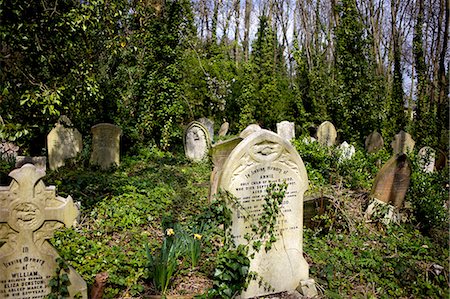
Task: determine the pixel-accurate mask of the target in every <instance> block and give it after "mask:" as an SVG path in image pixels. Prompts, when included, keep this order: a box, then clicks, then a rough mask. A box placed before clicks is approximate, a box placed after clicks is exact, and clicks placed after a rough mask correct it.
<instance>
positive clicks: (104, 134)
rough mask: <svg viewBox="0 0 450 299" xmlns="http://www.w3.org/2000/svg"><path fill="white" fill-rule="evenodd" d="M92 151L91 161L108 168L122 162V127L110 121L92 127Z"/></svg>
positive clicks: (93, 163) (102, 167)
mask: <svg viewBox="0 0 450 299" xmlns="http://www.w3.org/2000/svg"><path fill="white" fill-rule="evenodd" d="M91 132H92V153H91V160H90V163H91V164H92V165H99V166H100V168H101V169H108V168H109V167H111V166H112V165H119V164H120V136H121V135H122V129H120V128H119V127H118V126H116V125H113V124H108V123H101V124H97V125H95V126H93V127H92V128H91Z"/></svg>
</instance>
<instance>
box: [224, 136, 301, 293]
mask: <svg viewBox="0 0 450 299" xmlns="http://www.w3.org/2000/svg"><path fill="white" fill-rule="evenodd" d="M282 182H286V183H287V184H288V187H287V190H286V193H285V198H284V200H283V202H282V205H281V207H282V208H281V214H280V215H279V216H278V219H277V226H276V237H277V241H276V242H275V243H274V244H273V245H272V249H271V250H269V251H268V252H265V250H264V249H261V250H260V251H259V252H257V253H256V254H255V257H254V258H253V259H252V260H251V265H250V271H255V272H257V273H258V274H259V275H260V276H261V277H262V279H263V281H265V282H267V283H268V284H269V285H270V286H271V287H272V288H273V289H274V290H272V291H269V290H267V289H265V288H264V287H263V286H260V285H259V284H258V282H257V281H252V282H250V284H249V286H248V288H247V290H246V291H244V292H243V293H242V294H241V298H251V297H255V296H262V295H266V294H270V293H278V292H282V291H290V290H295V289H296V288H297V287H298V286H299V284H300V282H301V281H305V280H307V279H308V269H309V268H308V264H307V262H306V260H305V259H304V257H303V244H302V242H303V193H304V192H305V190H306V189H307V188H308V177H307V174H306V169H305V166H304V164H303V161H302V159H301V157H300V156H299V154H298V153H297V151H296V150H295V149H294V147H293V146H292V145H291V144H290V143H289V142H288V141H287V140H286V139H284V138H282V137H280V136H279V135H278V134H275V133H273V132H270V131H268V130H259V131H256V132H254V133H252V134H250V135H248V136H247V137H246V138H245V139H244V140H243V141H241V142H240V143H239V144H238V145H237V146H236V147H235V148H234V150H233V151H232V152H231V154H230V155H229V157H228V159H227V160H226V162H225V164H224V166H223V171H222V173H221V176H220V179H219V187H220V188H221V189H224V190H228V191H229V192H231V193H232V194H233V195H234V196H235V197H236V198H237V200H238V201H239V203H240V207H239V208H238V207H236V206H233V205H231V206H230V209H232V212H233V216H232V220H233V224H232V229H231V234H232V237H233V239H234V241H235V243H236V244H246V243H247V241H246V240H245V239H244V236H245V235H246V234H247V233H251V225H252V224H256V225H257V222H252V221H255V220H254V219H257V218H258V216H259V215H260V214H261V213H262V211H263V208H262V206H263V204H264V203H265V201H264V197H265V195H266V188H267V187H268V186H269V184H270V183H282ZM252 219H253V220H252ZM257 240H258V239H253V240H252V242H254V241H257ZM250 247H251V246H250ZM249 254H251V253H249Z"/></svg>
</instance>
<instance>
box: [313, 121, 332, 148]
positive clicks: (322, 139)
mask: <svg viewBox="0 0 450 299" xmlns="http://www.w3.org/2000/svg"><path fill="white" fill-rule="evenodd" d="M336 138H337V132H336V128H335V127H334V125H333V124H332V123H330V122H329V121H324V122H323V123H322V124H321V125H320V126H319V128H318V129H317V140H318V141H319V143H320V144H322V145H325V146H332V145H335V144H336Z"/></svg>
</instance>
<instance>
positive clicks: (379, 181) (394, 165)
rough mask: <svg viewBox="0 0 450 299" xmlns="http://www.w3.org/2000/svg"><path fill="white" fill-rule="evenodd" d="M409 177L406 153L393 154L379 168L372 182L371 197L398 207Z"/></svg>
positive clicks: (407, 185) (403, 198)
mask: <svg viewBox="0 0 450 299" xmlns="http://www.w3.org/2000/svg"><path fill="white" fill-rule="evenodd" d="M410 179H411V163H410V162H409V159H408V156H406V154H400V155H394V156H393V157H392V158H390V159H389V160H388V161H387V162H386V164H384V166H383V167H382V168H381V169H380V171H379V172H378V174H377V176H376V177H375V181H374V183H373V187H372V191H371V197H372V198H375V199H378V200H379V201H382V202H384V203H387V204H390V205H393V206H394V207H396V208H400V207H402V205H403V201H404V200H405V195H406V191H407V190H408V187H409V182H410Z"/></svg>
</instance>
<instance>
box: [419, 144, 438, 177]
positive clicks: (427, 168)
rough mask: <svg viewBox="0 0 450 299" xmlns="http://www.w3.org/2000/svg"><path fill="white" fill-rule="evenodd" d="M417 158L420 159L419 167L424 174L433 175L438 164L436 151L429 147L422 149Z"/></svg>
mask: <svg viewBox="0 0 450 299" xmlns="http://www.w3.org/2000/svg"><path fill="white" fill-rule="evenodd" d="M417 158H418V159H419V161H418V163H419V166H420V168H421V169H422V170H423V171H424V172H426V173H431V172H433V171H434V164H435V162H436V151H435V150H434V149H432V148H431V147H429V146H424V147H422V148H421V149H420V150H419V153H418V154H417Z"/></svg>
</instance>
